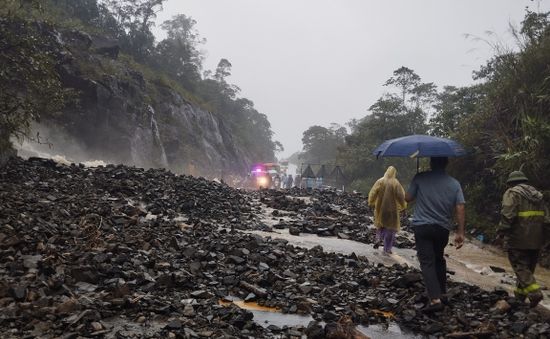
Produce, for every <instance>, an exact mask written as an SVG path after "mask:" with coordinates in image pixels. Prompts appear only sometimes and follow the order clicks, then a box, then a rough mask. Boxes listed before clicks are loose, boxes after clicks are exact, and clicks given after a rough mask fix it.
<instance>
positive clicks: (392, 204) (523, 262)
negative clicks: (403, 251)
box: [368, 157, 550, 313]
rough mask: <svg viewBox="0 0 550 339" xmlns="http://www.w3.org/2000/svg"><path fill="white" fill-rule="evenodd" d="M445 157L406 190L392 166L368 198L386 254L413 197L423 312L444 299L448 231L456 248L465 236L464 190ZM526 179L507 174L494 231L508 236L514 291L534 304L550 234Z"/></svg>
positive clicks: (541, 205)
mask: <svg viewBox="0 0 550 339" xmlns="http://www.w3.org/2000/svg"><path fill="white" fill-rule="evenodd" d="M447 163H448V158H446V157H432V158H431V159H430V167H431V170H430V171H427V172H422V173H418V174H416V175H415V176H414V178H413V179H412V181H411V183H410V185H409V187H408V190H407V191H406V192H405V190H404V189H403V186H402V185H401V184H400V182H399V181H398V180H397V170H396V169H395V168H394V167H393V166H390V167H388V169H387V170H386V173H385V174H384V176H383V177H382V178H380V179H378V180H377V181H376V182H375V184H374V185H373V187H372V189H371V190H370V192H369V196H368V204H369V205H370V206H372V207H374V225H375V227H376V228H377V238H378V242H381V243H383V250H384V253H387V254H391V253H392V247H393V245H394V242H395V235H396V232H397V231H399V229H400V219H401V211H402V210H404V209H406V208H407V203H413V202H414V211H413V216H412V221H411V224H412V229H413V232H414V239H415V243H416V253H417V257H418V261H419V263H420V269H421V271H422V276H423V280H424V285H425V287H426V291H427V295H428V298H429V302H428V303H427V304H426V306H425V307H424V309H423V311H424V312H427V313H429V312H436V311H440V310H442V309H443V308H444V303H446V293H447V290H446V286H447V266H446V260H445V247H446V246H447V244H448V242H449V236H450V232H451V231H455V237H454V246H455V248H456V249H460V248H461V247H462V246H463V244H464V237H465V199H464V194H463V192H462V188H461V186H460V183H459V182H458V181H457V180H456V179H455V178H453V177H451V176H450V175H448V174H447V173H446V167H447ZM528 182H529V180H528V179H527V177H526V176H525V175H524V174H523V173H522V172H520V171H515V172H512V173H511V174H510V175H509V177H508V179H507V183H508V185H509V188H508V190H507V191H506V192H505V193H504V196H503V199H502V211H501V215H502V218H501V222H500V224H499V227H498V232H499V234H500V235H501V236H502V237H504V238H506V240H507V244H508V245H507V251H508V258H509V260H510V264H511V266H512V268H513V270H514V272H515V274H516V277H517V288H516V290H515V291H514V294H515V296H516V297H517V298H519V299H520V300H521V301H525V300H526V299H527V298H528V299H529V303H530V306H531V307H534V306H536V305H537V304H538V303H539V302H540V301H541V300H542V299H543V295H542V293H541V287H540V286H539V285H538V284H537V282H536V280H535V277H534V272H535V266H536V264H537V262H538V258H539V255H540V250H541V249H542V247H543V246H544V245H545V243H546V241H548V240H550V239H548V238H549V236H550V214H549V212H548V209H547V207H546V206H545V203H544V200H543V195H542V193H541V192H539V191H538V190H537V189H535V188H534V187H533V186H531V185H529V183H528ZM455 220H456V224H457V225H458V227H455V222H454V221H455Z"/></svg>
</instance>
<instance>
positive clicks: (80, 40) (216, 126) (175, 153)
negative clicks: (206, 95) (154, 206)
mask: <svg viewBox="0 0 550 339" xmlns="http://www.w3.org/2000/svg"><path fill="white" fill-rule="evenodd" d="M51 34H53V35H54V36H55V37H56V40H57V41H58V44H59V51H57V52H58V53H59V55H60V61H59V65H58V71H59V74H60V77H61V80H62V82H63V84H64V86H66V87H67V88H68V89H74V90H76V91H77V92H78V94H77V102H76V103H75V104H72V105H69V106H68V107H67V108H66V109H65V110H64V111H63V112H61V113H60V114H57V115H53V116H48V118H46V119H43V120H42V121H41V123H40V125H39V126H40V127H39V129H41V130H42V135H43V136H44V137H45V138H46V137H47V140H48V142H50V143H51V144H52V145H53V147H54V148H55V149H56V153H58V154H63V155H65V156H67V158H69V159H71V160H74V161H85V160H91V159H94V160H95V159H99V160H103V161H105V162H111V163H122V164H127V165H135V166H138V167H145V168H151V167H165V168H169V169H171V170H173V171H176V172H184V173H189V174H194V175H199V174H200V175H205V176H220V175H226V174H230V173H234V174H237V173H241V174H244V173H245V171H246V169H247V166H248V164H249V163H251V161H252V160H253V159H250V155H249V154H248V153H247V151H246V150H242V149H239V147H238V145H237V143H236V142H235V140H234V138H233V136H232V131H231V130H230V129H229V128H228V127H227V126H226V125H225V124H224V123H223V121H221V120H220V119H219V118H218V117H217V116H215V115H213V114H212V113H211V112H208V111H206V110H204V109H201V108H200V107H198V106H197V105H193V104H192V103H190V102H188V101H187V100H185V99H184V98H183V97H182V95H181V94H180V93H179V92H178V91H177V90H175V89H173V88H172V87H170V85H169V84H166V83H163V82H162V81H160V80H159V79H158V78H155V77H156V75H155V74H147V76H145V75H144V74H143V72H142V71H140V70H137V69H136V68H139V67H140V66H139V65H136V64H134V63H132V62H131V61H130V60H129V59H128V58H127V57H125V56H119V54H118V46H117V45H116V41H109V40H108V39H106V38H105V37H92V36H89V35H87V34H85V33H82V32H78V31H70V32H51ZM145 70H147V69H145ZM75 145H78V147H74V146H75Z"/></svg>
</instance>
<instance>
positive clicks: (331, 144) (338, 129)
mask: <svg viewBox="0 0 550 339" xmlns="http://www.w3.org/2000/svg"><path fill="white" fill-rule="evenodd" d="M346 136H347V130H346V128H345V127H343V126H340V125H338V124H334V123H333V124H331V126H330V127H329V128H326V127H322V126H311V127H310V128H308V129H307V130H306V131H304V133H303V137H302V144H303V152H302V154H301V158H302V159H303V160H304V161H305V162H313V163H321V164H324V163H334V162H335V161H336V158H337V155H338V148H339V147H341V146H343V145H344V139H345V137H346Z"/></svg>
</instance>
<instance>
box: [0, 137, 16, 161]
mask: <svg viewBox="0 0 550 339" xmlns="http://www.w3.org/2000/svg"><path fill="white" fill-rule="evenodd" d="M16 155H17V152H16V151H15V149H14V148H13V145H12V143H11V142H10V136H9V134H8V133H6V131H5V129H3V128H1V127H0V167H3V166H4V165H5V164H6V163H7V162H8V160H9V159H10V158H11V157H14V156H16Z"/></svg>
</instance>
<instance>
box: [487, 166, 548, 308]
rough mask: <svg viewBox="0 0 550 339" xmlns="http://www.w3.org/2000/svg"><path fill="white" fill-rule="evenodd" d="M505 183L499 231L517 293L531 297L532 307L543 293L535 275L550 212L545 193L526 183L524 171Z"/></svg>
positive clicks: (517, 294)
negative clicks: (513, 275) (514, 279)
mask: <svg viewBox="0 0 550 339" xmlns="http://www.w3.org/2000/svg"><path fill="white" fill-rule="evenodd" d="M506 182H507V184H508V185H509V188H508V190H506V192H505V193H504V196H503V197H502V210H501V217H502V218H501V222H500V224H499V229H498V231H499V233H500V234H501V235H502V236H504V238H505V240H506V243H507V247H508V259H509V260H510V264H511V265H512V268H513V269H514V272H515V273H516V277H517V288H516V290H515V291H514V294H515V295H516V297H517V298H518V299H520V300H522V301H525V299H526V298H529V303H530V305H531V307H535V306H536V305H537V304H538V303H539V302H540V301H541V300H542V298H543V296H542V293H541V290H540V285H539V284H537V282H536V280H535V277H534V275H533V274H534V272H535V267H536V265H537V262H538V259H539V255H540V250H541V248H542V247H543V246H544V245H545V243H546V241H547V239H548V238H547V237H548V227H549V226H550V215H549V213H548V209H547V208H546V206H545V203H544V200H543V196H542V193H541V192H539V191H538V190H537V189H535V188H534V187H533V186H531V185H529V184H527V182H528V179H527V177H526V176H525V174H523V172H521V171H514V172H512V173H510V175H509V176H508V180H507V181H506Z"/></svg>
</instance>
